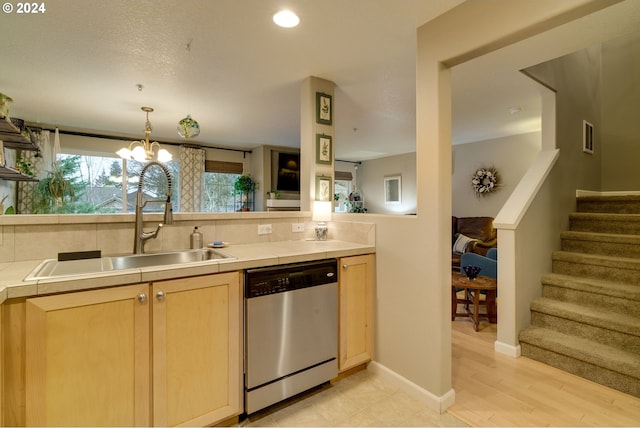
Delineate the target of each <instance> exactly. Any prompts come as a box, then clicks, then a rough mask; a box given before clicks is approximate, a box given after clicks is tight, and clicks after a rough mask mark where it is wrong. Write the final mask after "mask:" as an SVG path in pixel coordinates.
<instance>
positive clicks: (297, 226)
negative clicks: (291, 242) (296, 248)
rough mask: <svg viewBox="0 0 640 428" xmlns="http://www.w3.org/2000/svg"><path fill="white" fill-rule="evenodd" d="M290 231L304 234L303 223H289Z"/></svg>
mask: <svg viewBox="0 0 640 428" xmlns="http://www.w3.org/2000/svg"><path fill="white" fill-rule="evenodd" d="M291 231H292V232H293V233H299V232H304V223H291Z"/></svg>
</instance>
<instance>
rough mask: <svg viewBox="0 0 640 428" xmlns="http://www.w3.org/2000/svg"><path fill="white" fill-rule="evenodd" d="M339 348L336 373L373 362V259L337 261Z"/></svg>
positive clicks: (362, 258)
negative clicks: (338, 264) (338, 266)
mask: <svg viewBox="0 0 640 428" xmlns="http://www.w3.org/2000/svg"><path fill="white" fill-rule="evenodd" d="M339 263H340V274H339V290H340V292H339V293H340V327H339V329H340V334H339V337H340V345H339V354H340V358H339V365H338V368H339V371H341V372H343V371H346V370H348V369H350V368H353V367H356V366H358V365H361V364H364V363H367V362H369V361H371V359H372V358H373V317H374V302H375V256H374V255H372V254H368V255H363V256H354V257H343V258H341V259H340V260H339Z"/></svg>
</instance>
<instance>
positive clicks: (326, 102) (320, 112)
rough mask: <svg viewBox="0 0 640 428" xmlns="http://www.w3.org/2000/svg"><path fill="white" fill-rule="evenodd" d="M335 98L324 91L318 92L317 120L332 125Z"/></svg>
mask: <svg viewBox="0 0 640 428" xmlns="http://www.w3.org/2000/svg"><path fill="white" fill-rule="evenodd" d="M332 103H333V98H332V97H331V95H327V94H325V93H322V92H316V122H318V123H322V124H323V125H331V123H332V119H333V105H332Z"/></svg>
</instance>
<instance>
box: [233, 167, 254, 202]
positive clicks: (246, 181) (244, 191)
mask: <svg viewBox="0 0 640 428" xmlns="http://www.w3.org/2000/svg"><path fill="white" fill-rule="evenodd" d="M256 187H258V186H257V184H256V182H255V181H253V179H252V178H251V176H250V175H241V176H240V177H238V178H236V181H235V182H234V183H233V189H234V190H235V193H236V195H242V211H249V207H248V205H247V203H248V202H249V195H250V194H251V193H253V192H254V191H255V190H256Z"/></svg>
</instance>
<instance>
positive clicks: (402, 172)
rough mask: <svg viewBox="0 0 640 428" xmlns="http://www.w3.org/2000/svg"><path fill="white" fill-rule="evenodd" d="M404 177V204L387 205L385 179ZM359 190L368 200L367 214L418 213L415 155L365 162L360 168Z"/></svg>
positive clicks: (366, 200) (366, 203) (402, 179)
mask: <svg viewBox="0 0 640 428" xmlns="http://www.w3.org/2000/svg"><path fill="white" fill-rule="evenodd" d="M396 175H399V176H401V182H402V189H401V191H402V195H401V202H402V203H401V204H393V205H389V204H385V202H384V178H385V177H389V176H396ZM357 185H358V188H359V189H360V191H361V192H362V195H363V196H364V198H365V207H366V208H367V212H369V213H375V214H415V212H416V208H417V198H416V154H415V153H405V154H403V155H396V156H388V157H384V158H379V159H373V160H369V161H364V162H362V165H360V167H359V168H358V181H357Z"/></svg>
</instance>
